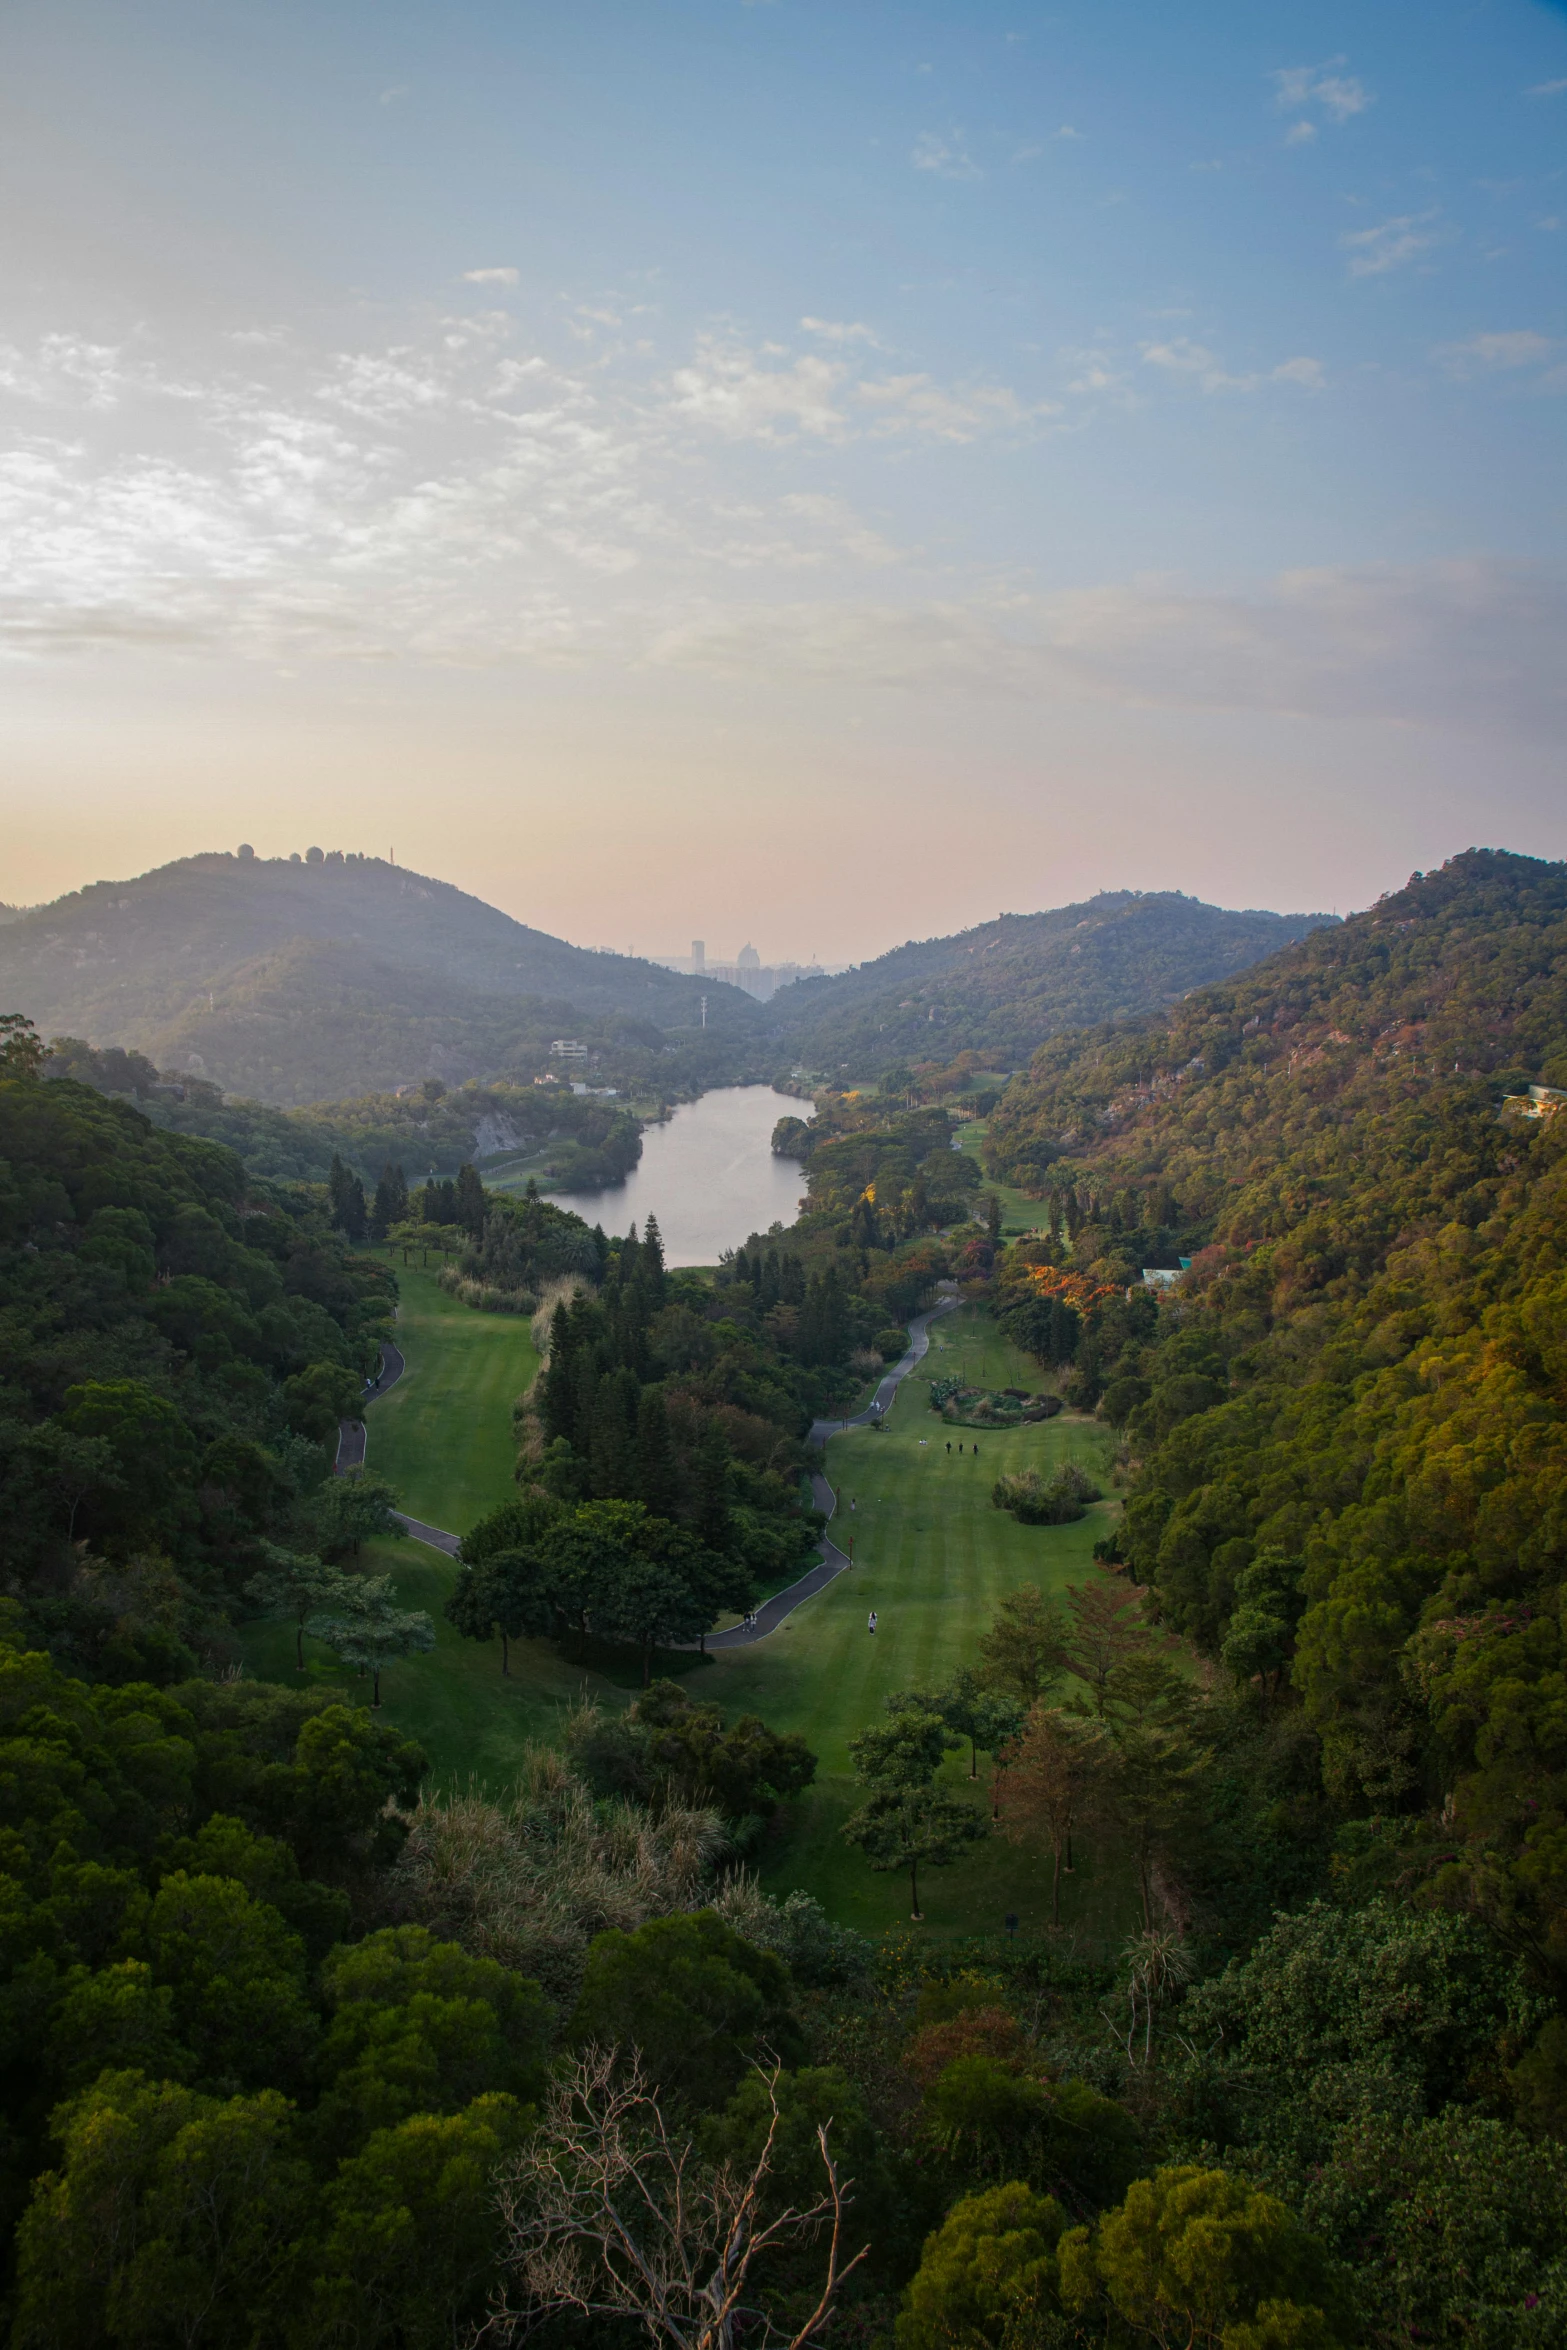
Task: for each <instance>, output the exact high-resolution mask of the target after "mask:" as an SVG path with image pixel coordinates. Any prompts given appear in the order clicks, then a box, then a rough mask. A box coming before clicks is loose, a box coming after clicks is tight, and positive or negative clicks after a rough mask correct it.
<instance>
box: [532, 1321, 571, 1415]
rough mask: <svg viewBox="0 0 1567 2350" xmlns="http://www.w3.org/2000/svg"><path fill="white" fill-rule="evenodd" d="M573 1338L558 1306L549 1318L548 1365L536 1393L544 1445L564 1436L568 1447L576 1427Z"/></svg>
mask: <svg viewBox="0 0 1567 2350" xmlns="http://www.w3.org/2000/svg"><path fill="white" fill-rule="evenodd" d="M576 1337H577V1333H576V1331H575V1330H574V1329H573V1327H572V1322H571V1316H570V1315H569V1314H568V1313H567V1311H566V1309H565V1307H564V1306H563V1305H561V1306H557V1307H556V1308H555V1311H554V1313H553V1314H552V1315H551V1316H550V1354H549V1364H548V1367H547V1368H546V1370H545V1373H544V1377H543V1379H542V1380H541V1381H540V1391H539V1416H540V1418H541V1419H542V1420H543V1422H544V1441H545V1443H546V1444H553V1443H554V1442H555V1440H556V1438H557V1437H564V1438H565V1440H566V1442H567V1443H568V1444H569V1443H570V1442H571V1434H572V1430H573V1428H574V1427H575V1425H576V1400H577V1377H576V1374H577V1365H576V1360H575V1355H576Z"/></svg>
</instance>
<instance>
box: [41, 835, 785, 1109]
mask: <svg viewBox="0 0 1567 2350" xmlns="http://www.w3.org/2000/svg"><path fill="white" fill-rule="evenodd" d="M704 993H705V995H706V997H707V1004H708V1010H707V1027H706V1029H705V1030H704V1029H703V1028H702V1026H701V1012H700V1003H699V999H700V997H701V996H702V995H703V994H704ZM0 1001H3V1003H4V1004H5V1006H6V1008H7V1009H9V1010H13V1011H17V1012H22V1013H25V1014H26V1015H27V1017H28V1018H30V1019H31V1020H32V1021H33V1022H34V1023H35V1025H36V1026H37V1028H38V1029H39V1031H40V1033H42V1034H44V1035H47V1036H53V1035H59V1034H68V1035H74V1036H81V1037H86V1038H88V1039H90V1040H91V1042H92V1043H94V1044H95V1045H98V1046H105V1045H122V1046H127V1047H131V1048H133V1049H135V1050H137V1051H140V1052H143V1053H145V1054H147V1055H148V1056H149V1058H151V1059H152V1060H153V1061H155V1062H156V1063H157V1064H158V1065H159V1066H160V1067H162V1068H173V1069H187V1070H194V1071H195V1072H196V1073H197V1074H198V1075H201V1076H204V1077H206V1078H207V1079H208V1080H210V1081H211V1082H212V1083H214V1084H217V1085H221V1086H222V1087H224V1088H225V1090H227V1091H231V1092H239V1093H245V1094H249V1095H252V1096H253V1097H254V1098H256V1099H257V1100H260V1101H267V1102H274V1103H305V1102H312V1101H321V1100H330V1099H343V1098H346V1097H350V1096H355V1095H359V1094H364V1093H369V1092H374V1091H380V1090H385V1089H387V1088H390V1087H395V1086H397V1085H401V1084H409V1083H412V1082H415V1081H416V1080H419V1079H422V1078H424V1077H427V1076H433V1077H439V1078H441V1079H442V1080H443V1081H445V1082H446V1083H448V1084H451V1083H454V1082H459V1081H461V1080H462V1079H463V1078H465V1077H469V1076H494V1075H524V1076H525V1075H527V1074H528V1073H529V1072H530V1071H531V1070H532V1069H533V1068H536V1067H538V1066H541V1065H542V1057H543V1056H544V1055H545V1054H547V1052H548V1047H549V1043H550V1041H551V1039H552V1038H553V1037H555V1036H557V1035H559V1034H560V1033H561V1031H562V1030H563V1029H567V1030H569V1031H570V1032H571V1033H573V1034H575V1033H576V1032H577V1030H578V1029H579V1028H587V1027H589V1026H591V1030H592V1033H591V1035H589V1036H585V1038H584V1041H589V1042H592V1043H595V1044H599V1045H602V1046H603V1047H605V1048H606V1049H609V1050H615V1051H620V1050H621V1049H622V1048H623V1049H625V1050H627V1051H629V1052H631V1053H632V1054H633V1055H636V1054H638V1053H640V1054H641V1055H642V1056H644V1057H662V1060H663V1065H664V1068H665V1070H666V1072H667V1074H668V1075H669V1076H670V1078H671V1079H678V1078H684V1079H685V1081H686V1082H696V1083H702V1082H705V1083H708V1084H712V1083H718V1082H722V1081H723V1078H724V1077H726V1076H730V1075H734V1074H738V1073H740V1071H741V1069H742V1068H747V1069H748V1060H749V1058H752V1057H754V1058H756V1059H757V1064H758V1065H757V1068H756V1070H755V1072H754V1073H755V1074H764V1073H765V1071H764V1070H763V1068H762V1066H761V1062H762V1061H763V1060H765V1058H766V1053H765V1048H764V1047H763V1046H762V1045H761V1042H760V1039H761V1035H762V1023H761V1019H760V1015H759V1013H758V1010H757V1007H756V1006H755V1005H753V1004H752V1002H751V1001H750V999H749V998H748V997H747V996H745V995H743V994H741V992H740V991H739V990H738V989H737V988H729V987H723V986H721V985H718V984H717V983H713V984H711V985H708V986H706V987H705V988H704V987H703V986H702V985H701V984H700V983H699V982H697V981H695V980H691V979H684V978H681V977H679V976H678V975H677V974H676V973H674V972H670V971H665V970H663V969H661V968H660V966H659V965H657V964H654V963H645V962H641V961H639V960H637V959H635V958H634V957H632V956H629V955H610V954H597V953H592V952H589V951H588V950H587V949H585V948H582V947H574V946H570V945H568V944H567V943H566V942H565V941H564V940H563V939H558V938H552V937H550V936H549V935H548V934H547V933H545V932H543V931H539V930H532V929H529V928H528V927H527V925H526V924H524V923H521V922H516V921H513V920H512V918H511V916H510V915H508V914H503V913H500V912H499V911H498V910H497V909H496V908H495V907H493V906H488V905H486V904H484V902H483V901H482V900H481V899H479V898H474V897H469V896H468V895H467V894H466V893H465V892H464V891H462V890H459V889H454V888H453V887H452V886H451V885H450V884H449V883H447V882H443V881H434V880H431V879H429V878H427V877H426V876H424V875H421V874H416V873H409V872H407V871H405V870H404V869H403V868H401V867H399V866H395V865H391V864H388V863H386V862H385V861H384V860H382V859H380V858H375V857H344V856H342V855H340V854H338V853H336V852H334V854H333V855H332V856H330V857H326V858H323V859H321V860H320V861H319V862H316V863H302V862H294V861H293V860H289V859H284V858H270V859H263V858H257V857H244V856H232V855H228V854H213V855H203V856H196V857H186V858H182V859H180V860H179V862H178V863H176V864H172V865H165V866H162V867H160V868H159V869H158V870H157V871H155V872H152V873H145V874H142V875H140V876H139V877H138V878H137V879H135V880H131V881H122V882H107V881H104V882H95V883H93V884H92V885H91V886H90V887H88V888H86V889H83V890H77V891H72V892H71V893H70V894H69V895H68V896H66V897H63V898H59V899H56V900H55V902H54V903H53V904H52V905H48V906H40V907H36V908H33V909H31V910H29V911H28V912H26V913H24V914H22V915H21V916H19V917H18V919H16V920H15V921H13V922H8V923H6V924H5V925H4V926H3V927H0ZM671 1043H673V1044H674V1046H675V1048H676V1056H677V1057H678V1062H679V1066H678V1068H677V1067H676V1065H675V1061H674V1060H673V1059H671V1057H670V1056H669V1055H668V1054H667V1052H666V1047H667V1046H668V1045H669V1044H671Z"/></svg>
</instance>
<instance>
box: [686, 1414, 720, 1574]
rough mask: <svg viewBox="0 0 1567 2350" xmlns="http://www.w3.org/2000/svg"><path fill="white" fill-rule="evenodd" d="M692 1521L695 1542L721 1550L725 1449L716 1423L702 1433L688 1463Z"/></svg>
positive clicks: (711, 1548) (710, 1421)
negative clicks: (689, 1468)
mask: <svg viewBox="0 0 1567 2350" xmlns="http://www.w3.org/2000/svg"><path fill="white" fill-rule="evenodd" d="M692 1470H693V1475H692V1503H693V1522H694V1525H695V1530H696V1533H697V1536H698V1539H699V1540H700V1541H702V1542H705V1543H706V1545H707V1547H708V1549H709V1550H722V1549H723V1548H724V1547H725V1545H726V1544H727V1542H728V1540H729V1447H728V1445H727V1444H726V1443H725V1442H724V1432H723V1429H722V1428H721V1427H720V1426H719V1424H718V1422H717V1421H716V1420H709V1421H708V1423H707V1426H706V1428H705V1429H704V1430H703V1431H702V1441H701V1442H700V1444H699V1445H698V1446H697V1448H696V1458H695V1460H694V1462H693V1463H692Z"/></svg>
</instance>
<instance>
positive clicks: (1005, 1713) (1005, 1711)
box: [887, 1665, 1024, 1779]
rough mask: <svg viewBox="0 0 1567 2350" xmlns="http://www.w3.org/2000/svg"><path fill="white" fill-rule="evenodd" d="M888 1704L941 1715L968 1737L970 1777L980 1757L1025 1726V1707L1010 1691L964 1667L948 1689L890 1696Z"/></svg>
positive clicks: (946, 1721) (960, 1733)
mask: <svg viewBox="0 0 1567 2350" xmlns="http://www.w3.org/2000/svg"><path fill="white" fill-rule="evenodd" d="M887 1703H888V1705H889V1707H891V1706H903V1705H905V1704H906V1705H908V1706H909V1707H911V1708H912V1709H913V1710H914V1711H915V1712H920V1713H932V1714H939V1715H940V1716H941V1719H942V1720H943V1721H944V1722H945V1723H946V1725H947V1727H948V1729H949V1730H955V1731H956V1732H957V1734H958V1736H959V1737H960V1738H966V1739H967V1740H968V1747H969V1768H968V1775H969V1777H970V1778H971V1779H977V1778H978V1777H979V1758H980V1754H981V1753H982V1752H983V1753H985V1754H994V1753H996V1752H997V1750H998V1749H999V1748H1000V1747H1003V1746H1005V1745H1006V1744H1007V1743H1008V1742H1009V1740H1011V1739H1013V1738H1016V1737H1017V1736H1018V1734H1019V1732H1020V1731H1021V1729H1022V1727H1023V1714H1024V1708H1023V1706H1022V1705H1021V1703H1020V1702H1019V1700H1018V1699H1017V1698H1015V1697H1013V1696H1012V1695H1011V1694H1010V1693H1009V1692H1008V1691H1006V1690H1002V1689H995V1688H991V1687H989V1686H987V1684H986V1683H985V1682H984V1681H982V1680H981V1679H980V1677H979V1675H978V1674H977V1673H975V1672H973V1671H971V1670H970V1668H969V1667H968V1666H967V1665H964V1666H962V1667H961V1668H960V1669H959V1670H958V1671H957V1672H956V1673H954V1674H953V1676H952V1679H951V1680H950V1681H949V1682H948V1683H947V1686H946V1687H945V1689H936V1690H931V1691H923V1690H911V1691H909V1693H908V1695H907V1697H906V1698H905V1697H903V1696H897V1697H890V1698H889V1699H888V1700H887Z"/></svg>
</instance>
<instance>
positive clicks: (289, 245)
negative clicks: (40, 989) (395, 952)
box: [0, 0, 1567, 962]
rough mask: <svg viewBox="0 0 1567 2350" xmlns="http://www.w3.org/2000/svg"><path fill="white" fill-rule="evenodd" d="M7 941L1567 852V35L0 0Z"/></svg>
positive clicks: (838, 5) (1308, 883)
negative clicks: (181, 911) (1484, 849)
mask: <svg viewBox="0 0 1567 2350" xmlns="http://www.w3.org/2000/svg"><path fill="white" fill-rule="evenodd" d="M0 217H3V218H4V219H5V222H6V236H5V240H4V244H3V247H0V819H3V822H0V899H4V900H6V901H8V902H11V903H36V902H39V901H41V900H44V899H47V898H49V897H52V896H54V895H56V894H57V893H59V892H61V891H63V890H65V889H69V888H73V887H75V886H77V885H78V884H80V883H82V882H84V881H89V880H93V879H97V878H119V877H121V876H124V875H127V874H130V873H134V872H137V871H141V870H144V869H146V868H147V867H150V866H153V865H156V864H159V863H162V862H164V861H166V860H167V859H169V858H172V857H176V856H181V855H185V854H188V853H190V852H192V851H194V850H197V849H203V848H224V847H232V846H234V845H236V844H237V843H238V842H240V841H241V840H246V841H250V842H252V843H253V844H254V845H255V847H256V849H257V850H258V852H259V853H261V854H263V855H277V854H287V853H289V852H290V851H292V850H296V849H298V850H303V849H304V848H306V847H307V846H310V845H319V846H321V847H324V848H327V849H333V848H344V849H359V850H370V851H377V852H381V853H387V852H388V851H390V852H392V853H395V855H396V857H397V859H398V861H399V862H400V863H404V864H408V865H411V866H416V867H418V868H420V869H422V870H424V871H426V872H430V873H435V874H439V875H441V876H443V877H444V878H446V879H449V880H452V881H455V882H457V883H459V884H460V885H461V886H463V887H465V888H468V889H471V890H473V891H475V892H476V893H477V894H479V895H480V896H483V897H485V898H487V899H489V900H490V901H491V902H493V903H495V904H497V905H500V906H503V907H505V908H506V909H507V910H508V911H509V912H511V913H513V914H515V915H517V916H519V917H520V918H521V919H523V920H525V921H528V922H532V923H535V924H537V925H538V926H540V927H541V928H544V929H546V930H551V931H555V932H557V933H559V934H560V935H562V936H565V937H569V938H572V939H575V940H577V941H579V942H580V943H582V944H586V945H603V946H616V947H627V946H629V947H632V948H634V949H635V950H636V951H637V952H639V953H652V954H664V953H680V952H684V951H685V949H686V948H687V946H688V944H689V941H690V939H691V938H692V937H693V936H700V937H703V938H705V939H706V941H707V945H708V952H709V955H710V957H717V956H718V955H719V954H724V953H733V952H734V951H735V950H736V949H737V948H738V947H739V945H740V944H741V942H742V940H746V939H749V940H751V941H753V942H754V943H755V945H756V946H757V947H758V949H759V950H760V951H761V953H762V955H763V958H764V960H771V959H775V958H779V959H781V958H784V957H794V958H800V959H803V958H805V957H807V956H811V955H814V956H817V957H819V958H820V959H822V960H824V961H828V962H842V961H846V960H849V959H851V958H853V959H859V958H861V957H863V956H867V955H872V954H875V953H877V952H879V951H881V950H882V949H884V948H885V947H887V946H890V945H892V944H895V943H897V942H899V941H901V940H902V939H904V938H907V937H919V936H929V935H932V934H935V933H939V932H946V931H951V930H955V929H958V928H961V927H963V926H964V925H966V924H968V923H972V922H975V921H981V920H986V919H988V918H990V917H991V916H992V915H994V914H996V913H997V912H999V911H1003V910H1006V911H1021V912H1026V911H1031V910H1033V909H1035V908H1037V907H1041V906H1049V905H1055V904H1060V903H1064V902H1067V901H1069V900H1072V899H1074V898H1077V897H1081V896H1084V895H1087V894H1090V893H1091V892H1092V891H1093V890H1095V889H1097V888H1135V889H1169V888H1178V889H1183V890H1187V891H1190V892H1193V893H1195V894H1199V895H1201V896H1204V897H1207V898H1211V899H1214V900H1216V901H1218V902H1220V903H1223V904H1227V905H1267V906H1273V907H1277V908H1280V909H1282V910H1292V911H1293V910H1315V909H1318V908H1321V909H1325V910H1334V909H1336V910H1338V911H1339V912H1344V911H1347V910H1349V909H1350V908H1351V907H1354V906H1359V905H1365V904H1368V903H1370V902H1371V901H1372V900H1373V899H1374V898H1376V897H1377V896H1378V895H1379V894H1380V893H1381V892H1382V891H1383V890H1386V889H1389V888H1395V887H1397V886H1399V885H1400V884H1401V883H1402V882H1403V881H1404V880H1405V879H1406V878H1407V876H1408V874H1409V873H1410V872H1411V871H1412V870H1415V869H1420V868H1426V867H1429V866H1432V865H1436V864H1439V863H1440V862H1441V861H1442V859H1443V858H1444V857H1447V856H1449V855H1452V854H1453V853H1455V852H1456V851H1458V850H1460V849H1463V848H1465V847H1468V846H1470V845H1471V844H1475V843H1484V844H1488V845H1492V846H1503V847H1509V848H1514V849H1518V850H1523V851H1527V852H1529V853H1532V854H1536V855H1542V856H1554V857H1559V856H1562V855H1564V854H1567V775H1564V752H1563V744H1564V740H1567V731H1564V727H1563V716H1564V710H1563V703H1564V700H1567V659H1564V645H1563V638H1564V627H1563V622H1564V617H1567V571H1564V523H1567V498H1564V491H1563V477H1562V463H1561V459H1562V448H1563V418H1564V409H1567V306H1564V303H1563V298H1562V294H1563V285H1562V275H1563V256H1564V250H1567V8H1564V7H1563V6H1561V5H1557V4H1553V5H1545V4H1543V0H1478V4H1477V0H1463V4H1459V0H1374V4H1373V5H1370V6H1368V5H1366V0H1356V4H1355V5H1348V4H1344V5H1329V4H1315V0H1314V4H1310V5H1304V4H1302V5H1296V4H1292V0H1271V4H1270V5H1269V6H1267V7H1262V8H1259V7H1258V6H1257V5H1256V4H1255V0H1186V4H1185V5H1182V6H1176V7H1172V6H1171V5H1170V4H1169V0H1077V4H1075V5H1066V6H1062V7H1030V6H1021V5H1016V4H1004V0H963V4H959V0H946V4H927V5H899V4H895V0H753V4H750V5H747V4H746V0H572V4H571V5H570V6H569V7H563V6H561V5H559V0H442V5H441V6H439V7H435V6H433V5H430V0H424V4H423V5H412V4H411V0H376V5H374V6H371V5H365V4H361V0H308V5H306V4H304V0H267V5H266V6H265V7H264V8H261V7H257V6H255V5H254V0H245V4H243V5H241V4H239V0H137V5H136V6H135V7H131V6H129V5H126V0H113V4H109V0H9V5H8V6H7V8H6V10H5V12H4V18H3V23H0Z"/></svg>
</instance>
